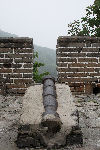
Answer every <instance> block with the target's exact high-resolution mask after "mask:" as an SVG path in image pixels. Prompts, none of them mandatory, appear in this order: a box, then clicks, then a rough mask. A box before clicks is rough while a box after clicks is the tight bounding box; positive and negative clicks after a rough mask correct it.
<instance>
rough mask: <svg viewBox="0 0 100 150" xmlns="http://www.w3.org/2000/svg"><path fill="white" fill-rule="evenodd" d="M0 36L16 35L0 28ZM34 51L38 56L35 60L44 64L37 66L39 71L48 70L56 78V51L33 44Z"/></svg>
mask: <svg viewBox="0 0 100 150" xmlns="http://www.w3.org/2000/svg"><path fill="white" fill-rule="evenodd" d="M0 37H17V35H15V34H11V33H8V32H4V31H2V30H0ZM34 51H37V52H38V55H39V58H38V59H37V60H38V61H39V62H41V63H44V64H45V65H44V66H43V67H40V68H39V72H40V73H43V72H49V73H50V74H51V75H52V76H54V77H55V78H56V77H57V72H56V51H55V50H53V49H50V48H47V47H41V46H37V45H35V44H34Z"/></svg>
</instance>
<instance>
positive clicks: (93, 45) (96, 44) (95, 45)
mask: <svg viewBox="0 0 100 150" xmlns="http://www.w3.org/2000/svg"><path fill="white" fill-rule="evenodd" d="M92 47H100V43H92Z"/></svg>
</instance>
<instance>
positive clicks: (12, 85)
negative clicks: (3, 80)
mask: <svg viewBox="0 0 100 150" xmlns="http://www.w3.org/2000/svg"><path fill="white" fill-rule="evenodd" d="M7 88H8V89H10V88H26V86H25V84H7Z"/></svg>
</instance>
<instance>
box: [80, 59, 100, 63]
mask: <svg viewBox="0 0 100 150" xmlns="http://www.w3.org/2000/svg"><path fill="white" fill-rule="evenodd" d="M78 62H98V59H96V58H78Z"/></svg>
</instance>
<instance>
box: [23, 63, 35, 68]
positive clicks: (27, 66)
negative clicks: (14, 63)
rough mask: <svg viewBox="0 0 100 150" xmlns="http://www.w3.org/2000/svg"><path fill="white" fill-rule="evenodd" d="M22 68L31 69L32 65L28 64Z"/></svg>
mask: <svg viewBox="0 0 100 150" xmlns="http://www.w3.org/2000/svg"><path fill="white" fill-rule="evenodd" d="M23 67H24V68H32V67H33V64H29V63H28V64H24V65H23Z"/></svg>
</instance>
